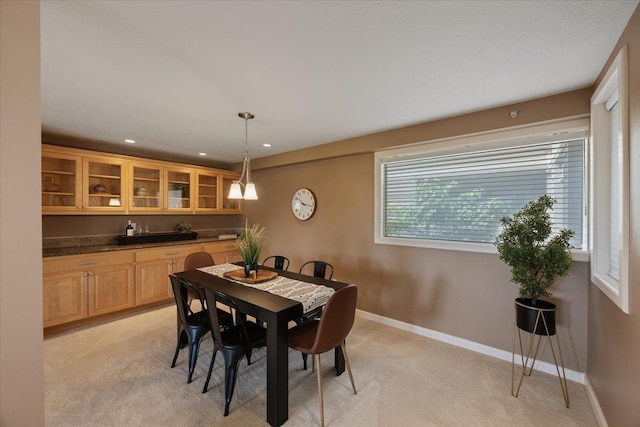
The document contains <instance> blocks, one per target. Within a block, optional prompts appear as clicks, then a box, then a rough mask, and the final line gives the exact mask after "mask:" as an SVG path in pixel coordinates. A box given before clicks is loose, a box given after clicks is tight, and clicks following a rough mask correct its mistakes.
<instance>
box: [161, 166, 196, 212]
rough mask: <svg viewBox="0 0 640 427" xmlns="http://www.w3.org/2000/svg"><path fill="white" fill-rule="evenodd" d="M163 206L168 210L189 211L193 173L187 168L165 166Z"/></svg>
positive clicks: (191, 198)
mask: <svg viewBox="0 0 640 427" xmlns="http://www.w3.org/2000/svg"><path fill="white" fill-rule="evenodd" d="M165 175H166V187H165V194H166V197H165V206H164V208H165V209H166V210H170V211H174V210H175V211H191V210H192V207H191V201H192V200H193V194H192V190H193V186H192V185H191V184H192V182H193V173H192V169H188V168H166V169H165Z"/></svg>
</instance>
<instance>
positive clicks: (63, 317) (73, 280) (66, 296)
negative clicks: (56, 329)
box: [43, 271, 89, 328]
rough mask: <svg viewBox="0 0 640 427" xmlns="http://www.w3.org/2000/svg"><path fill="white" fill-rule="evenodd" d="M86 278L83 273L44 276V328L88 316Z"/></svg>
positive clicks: (74, 272) (73, 272)
mask: <svg viewBox="0 0 640 427" xmlns="http://www.w3.org/2000/svg"><path fill="white" fill-rule="evenodd" d="M87 278H88V277H87V274H86V272H84V271H81V272H79V271H72V272H69V273H56V274H45V275H44V280H43V300H44V305H43V320H44V327H45V328H46V327H49V326H55V325H59V324H61V323H67V322H73V321H74V320H80V319H84V318H86V317H87V316H88V315H89V311H88V309H87V306H88V304H87Z"/></svg>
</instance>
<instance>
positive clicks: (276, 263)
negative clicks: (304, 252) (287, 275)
mask: <svg viewBox="0 0 640 427" xmlns="http://www.w3.org/2000/svg"><path fill="white" fill-rule="evenodd" d="M271 259H273V268H275V269H276V270H285V271H287V270H289V258H287V257H286V256H282V255H271V256H269V257H266V258H265V259H264V261H262V264H264V265H266V264H267V261H269V260H271Z"/></svg>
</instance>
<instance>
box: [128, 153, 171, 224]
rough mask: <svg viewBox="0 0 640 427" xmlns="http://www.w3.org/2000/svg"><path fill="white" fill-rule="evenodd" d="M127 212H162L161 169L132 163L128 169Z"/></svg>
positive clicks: (146, 164)
mask: <svg viewBox="0 0 640 427" xmlns="http://www.w3.org/2000/svg"><path fill="white" fill-rule="evenodd" d="M129 177H130V179H129V188H128V192H129V210H130V211H132V212H136V211H138V212H143V211H147V212H159V211H161V210H162V194H163V189H162V167H161V166H157V165H153V164H148V163H140V162H132V163H131V164H130V169H129Z"/></svg>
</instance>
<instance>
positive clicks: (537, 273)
mask: <svg viewBox="0 0 640 427" xmlns="http://www.w3.org/2000/svg"><path fill="white" fill-rule="evenodd" d="M555 202H556V201H555V200H554V199H553V198H551V197H550V196H548V195H544V196H541V197H540V198H539V199H538V200H534V201H531V202H529V203H528V204H527V205H526V206H525V207H524V208H522V209H521V210H520V211H518V212H516V213H515V214H514V215H513V217H508V216H505V217H503V218H502V219H501V220H500V221H501V222H502V232H501V233H500V234H499V235H498V237H496V239H495V242H494V244H495V246H496V247H497V249H498V253H499V254H500V259H501V260H502V261H504V262H505V263H506V264H507V265H508V266H510V267H511V281H512V282H514V283H515V284H517V285H518V287H519V291H520V297H519V298H516V323H517V326H518V327H519V328H520V329H522V330H525V331H527V332H530V333H534V328H535V334H538V335H547V334H548V335H554V334H555V308H556V306H555V304H552V303H550V302H548V301H543V300H540V299H539V297H541V296H550V295H551V293H550V292H549V290H548V289H549V288H550V287H551V285H552V284H553V282H554V281H555V279H556V277H559V276H566V275H567V272H568V270H569V267H571V262H572V259H571V251H570V250H571V248H572V247H573V246H571V244H570V243H569V240H570V239H571V237H573V235H574V232H573V231H572V230H568V229H562V230H560V232H558V233H557V234H556V235H554V236H551V216H550V214H549V210H552V209H553V205H554V203H555ZM539 313H542V314H543V316H544V320H542V319H538V315H539ZM536 319H538V324H537V326H535V324H536ZM545 325H546V328H545Z"/></svg>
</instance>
